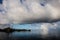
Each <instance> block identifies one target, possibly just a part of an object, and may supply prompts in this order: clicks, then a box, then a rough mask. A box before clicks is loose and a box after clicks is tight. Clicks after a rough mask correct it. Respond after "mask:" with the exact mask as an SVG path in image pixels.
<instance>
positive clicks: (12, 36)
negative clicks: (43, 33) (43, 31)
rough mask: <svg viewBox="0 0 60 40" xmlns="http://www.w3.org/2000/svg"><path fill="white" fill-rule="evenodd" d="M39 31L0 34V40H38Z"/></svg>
mask: <svg viewBox="0 0 60 40" xmlns="http://www.w3.org/2000/svg"><path fill="white" fill-rule="evenodd" d="M39 36H40V31H39V30H31V31H25V32H23V31H21V32H12V33H5V32H0V39H1V40H7V39H8V40H20V39H26V40H28V39H31V38H37V39H38V38H40V37H39Z"/></svg>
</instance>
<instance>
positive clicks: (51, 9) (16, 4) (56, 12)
mask: <svg viewBox="0 0 60 40" xmlns="http://www.w3.org/2000/svg"><path fill="white" fill-rule="evenodd" d="M1 1H2V0H0V24H20V25H15V26H14V27H15V28H19V27H21V28H27V29H28V28H29V27H30V28H32V29H34V27H35V28H36V29H40V30H41V32H42V33H44V35H45V34H48V31H49V30H50V29H54V30H56V29H57V28H59V26H60V22H59V21H60V0H3V1H2V2H1ZM55 21H57V22H55ZM42 22H43V23H42ZM50 22H53V23H50ZM26 23H27V24H26ZM29 23H32V24H33V25H32V24H29ZM21 24H22V25H21ZM23 24H25V25H23ZM6 26H7V27H8V26H9V25H0V28H6ZM17 26H18V27H17ZM42 30H43V31H42Z"/></svg>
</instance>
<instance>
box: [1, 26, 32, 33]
mask: <svg viewBox="0 0 60 40" xmlns="http://www.w3.org/2000/svg"><path fill="white" fill-rule="evenodd" d="M14 31H17V32H21V31H23V32H25V31H31V30H30V29H28V30H27V29H13V28H10V27H8V28H5V29H0V32H6V33H11V32H14Z"/></svg>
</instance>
